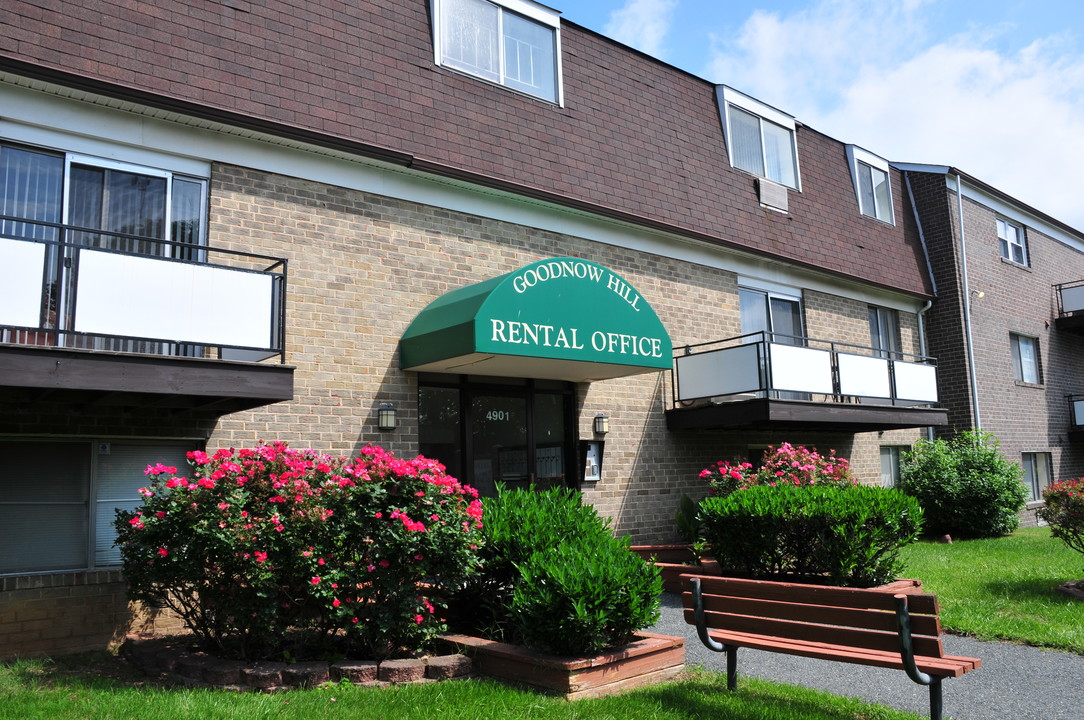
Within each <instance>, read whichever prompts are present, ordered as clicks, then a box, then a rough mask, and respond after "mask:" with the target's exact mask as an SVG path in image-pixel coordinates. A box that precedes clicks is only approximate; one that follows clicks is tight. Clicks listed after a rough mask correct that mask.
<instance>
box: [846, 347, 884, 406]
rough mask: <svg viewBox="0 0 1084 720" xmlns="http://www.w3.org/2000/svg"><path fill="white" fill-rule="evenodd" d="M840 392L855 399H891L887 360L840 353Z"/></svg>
mask: <svg viewBox="0 0 1084 720" xmlns="http://www.w3.org/2000/svg"><path fill="white" fill-rule="evenodd" d="M837 357H838V358H839V392H840V393H841V394H843V395H853V396H855V397H871V398H890V397H892V385H891V382H890V380H889V374H888V360H887V359H886V358H876V357H869V356H865V355H847V354H844V353H840V354H839V355H837Z"/></svg>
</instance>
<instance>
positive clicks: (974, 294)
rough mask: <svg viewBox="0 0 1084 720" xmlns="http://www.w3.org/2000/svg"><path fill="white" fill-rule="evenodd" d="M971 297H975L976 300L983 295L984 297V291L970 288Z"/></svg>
mask: <svg viewBox="0 0 1084 720" xmlns="http://www.w3.org/2000/svg"><path fill="white" fill-rule="evenodd" d="M971 297H973V298H975V299H976V300H982V299H983V298H984V297H986V293H984V292H983V291H982V290H972V291H971Z"/></svg>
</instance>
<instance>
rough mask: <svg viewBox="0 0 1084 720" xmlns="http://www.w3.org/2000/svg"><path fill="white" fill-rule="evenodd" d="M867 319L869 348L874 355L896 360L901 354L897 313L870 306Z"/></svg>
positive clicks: (878, 306) (884, 308)
mask: <svg viewBox="0 0 1084 720" xmlns="http://www.w3.org/2000/svg"><path fill="white" fill-rule="evenodd" d="M869 318H870V323H869V337H870V347H872V348H873V350H874V351H875V352H874V355H875V356H876V357H882V358H893V359H897V360H898V359H899V358H900V354H901V353H902V348H901V344H900V314H899V311H897V310H894V309H893V308H886V307H881V306H880V305H870V306H869ZM875 321H876V325H875V324H874V323H875Z"/></svg>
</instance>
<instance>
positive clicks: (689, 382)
mask: <svg viewBox="0 0 1084 720" xmlns="http://www.w3.org/2000/svg"><path fill="white" fill-rule="evenodd" d="M757 347H758V346H757V345H741V346H739V347H732V348H727V349H725V350H713V351H711V352H703V353H697V354H696V355H683V356H681V357H678V358H676V359H675V361H674V365H675V367H676V368H677V400H679V401H680V400H693V399H695V398H703V397H714V396H717V395H731V394H734V393H740V392H751V391H754V390H759V389H760V365H759V363H758V361H757Z"/></svg>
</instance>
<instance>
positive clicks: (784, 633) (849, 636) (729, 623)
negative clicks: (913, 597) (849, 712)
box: [685, 607, 945, 657]
mask: <svg viewBox="0 0 1084 720" xmlns="http://www.w3.org/2000/svg"><path fill="white" fill-rule="evenodd" d="M685 622H687V623H690V624H692V625H695V624H696V612H695V610H693V609H691V608H688V607H687V608H686V609H685ZM704 623H705V624H706V625H707V627H709V628H713V629H717V630H725V631H731V632H740V633H750V634H754V635H765V636H771V637H778V638H784V639H790V640H805V641H808V642H814V643H831V644H835V645H847V646H853V647H856V648H864V649H867V650H879V651H882V652H895V653H897V654H898V653H899V647H900V642H899V636H898V635H897V634H896V633H895V632H883V631H880V630H864V629H860V628H848V627H839V626H835V625H821V624H817V623H808V622H798V621H794V620H776V619H773V618H762V617H752V616H749V615H733V614H730V613H720V612H707V611H705V613H704ZM911 642H912V647H913V648H914V652H915V655H925V656H927V657H941V656H943V655H944V654H945V651H944V649H943V648H942V646H941V639H940V638H938V637H929V636H925V635H914V636H912V638H911Z"/></svg>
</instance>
